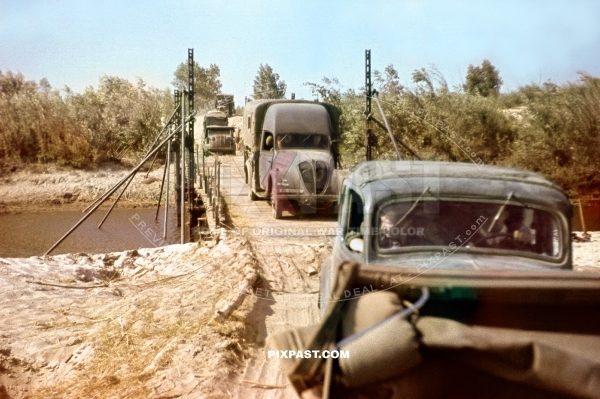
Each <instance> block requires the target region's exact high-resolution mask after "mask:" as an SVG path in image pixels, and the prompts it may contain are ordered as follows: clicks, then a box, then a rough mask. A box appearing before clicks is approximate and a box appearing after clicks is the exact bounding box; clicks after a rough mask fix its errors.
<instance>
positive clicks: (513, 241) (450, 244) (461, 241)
mask: <svg viewBox="0 0 600 399" xmlns="http://www.w3.org/2000/svg"><path fill="white" fill-rule="evenodd" d="M375 222H376V223H375V226H376V229H375V232H374V235H376V237H377V239H376V240H375V241H376V245H377V247H378V249H379V251H380V252H382V253H387V252H398V251H405V250H411V249H413V250H414V247H430V246H435V247H444V248H446V249H448V250H449V251H454V250H459V249H460V250H469V249H478V250H482V251H486V250H495V251H496V250H506V251H518V252H524V253H525V254H524V255H527V254H530V255H542V256H547V257H551V258H559V257H560V256H561V255H562V252H563V248H562V243H563V240H564V237H563V235H564V232H563V229H561V226H562V225H561V223H560V221H559V219H558V218H557V217H556V216H555V215H554V214H553V213H551V212H549V211H545V210H541V209H537V208H530V207H525V206H523V205H518V204H513V203H511V204H507V203H495V202H494V203H487V202H471V201H444V200H442V201H418V202H417V201H402V202H394V203H391V204H387V205H384V206H383V207H381V208H380V209H379V211H378V212H377V214H376V220H375Z"/></svg>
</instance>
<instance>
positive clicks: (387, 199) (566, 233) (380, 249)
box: [273, 161, 600, 399]
mask: <svg viewBox="0 0 600 399" xmlns="http://www.w3.org/2000/svg"><path fill="white" fill-rule="evenodd" d="M571 209H572V208H571V204H570V201H569V198H568V196H567V194H566V193H565V192H564V191H563V190H562V189H561V188H560V187H558V186H556V185H555V184H553V183H552V182H551V181H549V180H547V179H546V178H544V177H543V176H540V175H538V174H536V173H532V172H528V171H523V170H519V169H514V168H507V167H499V166H488V165H478V164H466V163H443V162H429V161H421V162H411V161H371V162H366V163H362V164H359V165H358V166H356V167H355V168H353V169H352V170H350V171H349V174H348V176H347V177H346V179H345V180H344V183H343V187H342V192H341V194H340V212H339V219H338V231H337V236H336V237H335V243H334V245H333V249H332V254H331V257H330V258H329V259H328V260H327V261H326V262H325V264H324V265H323V267H322V270H321V275H320V279H321V281H320V291H319V296H320V300H319V303H320V307H321V316H322V317H321V321H320V323H319V324H317V325H313V326H304V327H299V328H296V329H294V330H291V331H286V332H282V333H281V334H279V335H277V336H275V337H274V339H273V341H274V347H275V348H276V349H277V350H278V351H279V352H277V353H281V354H283V355H285V356H282V363H283V367H284V368H285V369H286V370H287V371H288V377H289V379H290V382H291V384H292V385H293V387H294V388H295V390H296V392H297V393H298V395H301V396H302V397H332V398H333V397H336V398H337V397H339V398H342V397H343V398H357V399H358V398H360V399H365V398H382V397H385V398H402V397H410V398H462V399H464V398H481V397H485V398H498V399H500V398H506V397H511V398H532V397H535V398H593V397H594V398H595V397H598V392H600V360H599V359H600V319H599V318H598V317H596V315H597V314H598V313H600V275H599V274H598V273H592V272H581V271H575V270H573V265H572V252H571V234H570V232H571V222H570V221H571V214H572V210H571ZM308 390H310V393H307V392H305V391H308Z"/></svg>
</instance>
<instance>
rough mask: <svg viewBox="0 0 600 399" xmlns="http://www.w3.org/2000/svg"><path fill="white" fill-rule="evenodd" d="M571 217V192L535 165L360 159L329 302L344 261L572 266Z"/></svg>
mask: <svg viewBox="0 0 600 399" xmlns="http://www.w3.org/2000/svg"><path fill="white" fill-rule="evenodd" d="M571 215H572V206H571V203H570V201H569V198H568V196H567V194H566V193H565V192H564V191H563V190H562V189H561V188H560V187H558V186H557V185H556V184H554V183H552V182H551V181H549V180H547V179H546V178H544V177H543V176H540V175H539V174H536V173H533V172H528V171H524V170H520V169H516V168H509V167H502V166H491V165H480V164H476V163H455V162H433V161H369V162H364V163H361V164H359V165H357V166H356V167H355V168H353V169H352V170H350V171H349V173H348V175H347V176H346V179H345V180H344V183H343V187H342V189H341V193H340V204H339V219H338V229H337V230H338V231H337V236H336V237H335V242H334V245H333V250H332V254H331V256H330V257H329V258H328V259H327V260H326V261H325V263H324V264H323V266H322V269H321V275H320V297H321V298H322V300H320V303H321V302H323V301H324V300H325V299H326V298H327V297H328V296H329V295H330V293H331V291H332V286H333V283H334V282H335V279H336V276H335V274H336V270H337V266H338V265H340V264H341V263H342V262H344V261H354V262H358V263H360V264H363V265H365V266H370V265H393V266H398V267H400V266H402V267H412V268H417V269H419V270H429V269H462V270H465V269H468V270H479V269H483V270H491V269H501V270H559V269H571V268H572V252H571V240H570V237H571V234H570V233H571ZM321 308H322V310H323V309H324V308H325V306H321Z"/></svg>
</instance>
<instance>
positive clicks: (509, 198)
mask: <svg viewBox="0 0 600 399" xmlns="http://www.w3.org/2000/svg"><path fill="white" fill-rule="evenodd" d="M513 194H514V191H511V192H510V193H508V197H506V200H505V201H504V203H503V204H502V206H500V208H499V209H498V212H496V215H495V216H494V219H493V220H492V224H490V227H488V229H487V232H488V233H491V232H492V229H493V228H494V226H495V225H496V222H497V221H498V219H500V215H502V212H504V208H506V205H508V203H509V201H510V200H511V198H512V197H513Z"/></svg>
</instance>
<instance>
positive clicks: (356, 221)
mask: <svg viewBox="0 0 600 399" xmlns="http://www.w3.org/2000/svg"><path fill="white" fill-rule="evenodd" d="M347 198H348V209H347V212H348V218H347V223H346V226H345V227H346V229H345V230H346V231H345V237H344V241H345V243H346V246H348V247H349V248H350V249H352V250H353V251H357V252H362V240H363V231H362V230H363V227H364V224H363V223H364V219H365V218H364V203H363V200H362V199H361V198H360V196H359V195H358V194H357V193H356V192H355V191H354V190H352V189H350V190H348V193H347ZM357 239H358V240H359V241H357Z"/></svg>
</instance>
